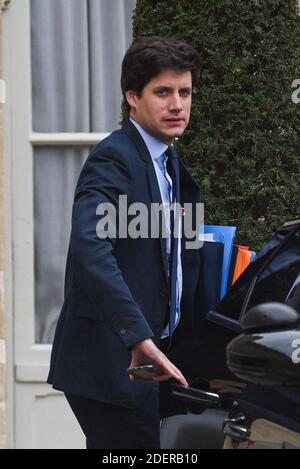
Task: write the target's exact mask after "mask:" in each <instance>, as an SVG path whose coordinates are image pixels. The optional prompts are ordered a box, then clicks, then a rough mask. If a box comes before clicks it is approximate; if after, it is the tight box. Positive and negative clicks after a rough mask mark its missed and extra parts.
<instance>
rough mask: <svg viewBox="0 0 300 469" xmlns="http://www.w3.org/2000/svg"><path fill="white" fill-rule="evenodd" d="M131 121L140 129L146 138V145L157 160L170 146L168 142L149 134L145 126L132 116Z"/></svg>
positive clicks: (152, 156) (143, 137)
mask: <svg viewBox="0 0 300 469" xmlns="http://www.w3.org/2000/svg"><path fill="white" fill-rule="evenodd" d="M130 121H131V122H132V123H133V125H134V126H135V127H136V128H137V130H138V131H139V133H140V135H141V137H142V139H143V140H144V142H145V144H146V147H147V148H148V151H149V153H150V155H151V158H152V159H153V160H157V159H158V158H159V157H160V156H161V155H162V154H163V153H164V152H165V151H166V150H167V148H168V145H167V144H166V143H163V142H161V141H160V140H158V139H157V138H155V137H153V136H152V135H150V134H148V132H146V130H145V129H143V127H142V126H141V125H140V124H139V123H138V122H136V121H135V120H134V119H133V118H132V117H130Z"/></svg>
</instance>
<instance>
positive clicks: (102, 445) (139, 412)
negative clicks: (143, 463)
mask: <svg viewBox="0 0 300 469" xmlns="http://www.w3.org/2000/svg"><path fill="white" fill-rule="evenodd" d="M66 398H67V400H68V402H69V404H70V406H71V408H72V410H73V412H74V414H75V416H76V418H77V420H78V422H79V424H80V426H81V428H82V431H83V433H84V434H85V437H86V447H87V449H124V448H126V449H140V448H142V449H157V448H160V435H159V429H160V418H159V398H158V392H157V388H153V392H151V393H149V394H147V399H146V400H144V401H143V403H142V404H141V405H140V406H138V407H137V408H134V409H126V408H124V407H119V406H115V405H112V404H106V403H104V402H99V401H96V400H92V399H87V398H85V397H79V396H74V395H70V394H66Z"/></svg>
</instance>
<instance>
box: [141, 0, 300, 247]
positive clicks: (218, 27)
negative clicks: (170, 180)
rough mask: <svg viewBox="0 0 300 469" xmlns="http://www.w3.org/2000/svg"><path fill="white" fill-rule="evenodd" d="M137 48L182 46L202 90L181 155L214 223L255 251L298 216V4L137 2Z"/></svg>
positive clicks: (265, 0)
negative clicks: (192, 51)
mask: <svg viewBox="0 0 300 469" xmlns="http://www.w3.org/2000/svg"><path fill="white" fill-rule="evenodd" d="M133 29H134V39H137V38H138V37H140V36H145V35H153V34H157V35H161V36H174V37H178V38H181V39H185V40H186V41H188V42H189V43H191V44H192V45H194V47H196V49H197V50H198V52H199V53H200V56H201V59H202V72H201V82H200V85H199V87H198V89H197V92H196V94H195V97H194V106H193V112H192V119H191V124H190V126H189V128H188V130H187V131H186V133H185V135H184V136H183V137H182V138H181V139H180V141H179V142H178V145H177V146H178V149H179V151H180V153H181V155H182V156H183V159H184V161H185V162H186V164H187V165H188V167H189V168H190V170H191V172H192V174H193V175H194V176H195V178H196V179H197V180H198V181H199V182H200V184H201V185H202V188H203V190H204V195H205V204H206V208H205V214H206V215H205V216H206V223H209V224H230V225H236V226H237V227H238V241H239V242H240V243H242V244H249V245H250V246H251V247H252V248H254V249H258V248H259V247H260V246H261V245H262V244H263V242H264V241H265V240H266V239H268V238H269V237H270V235H271V233H272V232H273V231H274V229H276V227H278V226H279V225H281V224H282V223H283V222H284V221H286V220H288V219H292V218H295V217H297V216H299V214H300V190H299V185H300V138H299V137H300V136H299V132H300V103H299V104H298V105H297V104H294V103H293V102H292V99H291V96H292V92H293V91H294V90H293V89H292V82H293V81H294V80H295V79H298V78H300V18H299V16H298V2H297V0H215V1H213V0H210V1H204V0H180V1H179V0H178V1H174V0H173V1H172V0H151V1H150V0H137V6H136V10H135V13H134V19H133Z"/></svg>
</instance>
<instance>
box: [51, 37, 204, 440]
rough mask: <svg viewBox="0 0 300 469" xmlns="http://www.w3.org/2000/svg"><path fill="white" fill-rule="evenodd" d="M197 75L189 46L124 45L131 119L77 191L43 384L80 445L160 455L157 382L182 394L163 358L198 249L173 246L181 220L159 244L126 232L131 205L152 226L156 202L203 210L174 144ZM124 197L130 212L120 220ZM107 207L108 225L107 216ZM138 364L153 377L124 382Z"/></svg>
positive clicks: (190, 301)
mask: <svg viewBox="0 0 300 469" xmlns="http://www.w3.org/2000/svg"><path fill="white" fill-rule="evenodd" d="M198 78H199V57H198V54H197V52H196V51H195V50H194V49H193V48H192V47H191V46H189V45H188V44H186V43H184V42H182V41H179V40H176V39H167V38H159V37H151V38H145V39H142V40H140V41H138V42H137V43H135V44H134V45H132V46H131V47H130V48H129V50H128V51H127V53H126V55H125V57H124V60H123V64H122V79H121V86H122V91H123V95H124V98H125V100H126V104H127V106H128V109H129V112H130V119H129V120H127V121H126V122H125V123H124V125H123V127H122V129H120V130H117V131H116V132H113V133H112V134H111V135H110V136H109V137H108V138H106V139H105V140H103V141H102V142H100V143H99V144H98V145H97V146H96V147H95V148H94V149H93V150H92V152H91V153H90V155H89V156H88V158H87V161H86V163H85V165H84V167H83V170H82V172H81V174H80V177H79V180H78V183H77V187H76V192H75V199H74V205H73V214H72V232H71V238H70V245H69V252H68V258H67V266H66V278H65V300H64V304H63V308H62V311H61V315H60V318H59V321H58V324H57V328H56V334H55V339H54V343H53V349H52V356H51V367H50V373H49V377H48V382H49V383H51V384H52V385H53V387H54V388H55V389H58V390H61V391H63V392H64V393H65V395H66V397H67V399H68V402H69V404H70V406H71V407H72V409H73V411H74V413H75V415H76V417H77V419H78V421H79V423H80V425H81V427H82V429H83V431H84V433H85V435H86V438H87V447H88V448H158V447H159V405H158V382H160V381H166V380H169V379H170V378H173V379H176V380H177V381H178V382H179V383H180V384H181V385H183V386H188V383H187V381H186V379H185V377H184V376H183V374H182V373H181V371H180V370H179V369H178V368H177V367H176V366H175V365H174V364H173V363H172V362H171V361H170V360H169V359H168V358H167V356H166V354H165V353H163V352H162V349H164V350H165V349H169V348H170V343H171V342H170V341H171V338H172V335H173V332H174V329H175V328H176V329H177V332H178V330H179V329H180V327H181V328H182V327H183V326H184V324H192V321H193V315H194V297H195V289H196V282H197V278H198V277H199V268H200V267H199V252H198V251H196V250H188V249H186V246H185V243H184V238H183V239H182V242H181V243H179V242H177V244H176V240H175V238H178V237H177V236H174V230H175V228H176V227H175V225H176V223H178V224H179V223H181V222H182V220H180V219H178V217H173V218H172V214H170V213H169V212H168V214H167V215H166V213H167V212H166V213H164V222H163V223H164V224H165V225H164V226H165V235H163V234H162V230H161V226H159V235H158V236H151V234H153V231H151V232H150V233H151V234H149V236H145V234H142V235H141V234H140V236H137V235H132V233H130V230H129V229H128V230H127V232H126V233H125V235H124V232H123V231H124V223H125V228H130V226H131V228H132V227H133V226H134V225H130V223H131V222H133V221H134V218H133V214H134V209H135V208H136V204H139V207H141V206H143V207H144V208H145V209H146V212H143V213H146V214H147V215H146V217H144V219H143V220H142V221H143V222H145V221H147V222H148V221H149V227H150V226H151V229H152V228H153V227H154V225H155V223H157V221H158V219H159V217H158V218H157V217H156V216H155V215H154V216H153V213H154V212H155V211H153V210H152V207H153V204H155V203H156V204H162V203H164V205H165V206H170V205H171V204H172V202H176V203H181V204H183V203H191V204H196V203H197V202H199V201H200V188H199V186H198V185H197V184H196V183H195V181H194V180H193V179H192V178H191V176H190V175H189V173H188V171H187V170H186V168H185V167H184V165H183V164H182V162H181V161H178V156H177V155H176V153H175V150H174V149H173V147H172V146H171V144H172V143H173V141H174V139H175V138H176V137H180V136H181V135H182V134H183V132H184V130H185V128H186V127H187V125H188V122H189V118H190V110H191V101H192V87H193V85H194V84H196V82H197V80H198ZM168 160H169V163H171V165H169V166H170V171H168V165H167V162H168ZM179 191H180V192H179ZM124 196H126V199H124ZM122 197H123V199H122ZM120 200H123V201H124V200H126V201H127V202H128V206H129V207H131V209H130V210H128V219H127V220H125V222H124V213H122V214H121V212H122V207H121V204H120ZM133 204H135V205H133ZM110 209H114V210H115V215H116V216H115V217H114V215H111V214H110V216H109V217H108V218H106V219H105V216H107V213H108V212H109V210H110ZM154 219H155V221H154ZM103 220H105V223H104V221H103ZM172 220H173V221H172ZM161 221H162V219H161ZM102 222H103V223H102ZM110 222H111V223H110ZM101 223H102V225H101ZM121 224H122V226H123V228H122V229H121ZM106 225H109V229H108V230H106V228H107V226H106ZM136 228H137V227H136ZM177 228H178V227H177ZM122 230H123V231H122ZM121 231H122V233H121ZM131 231H132V230H131ZM103 234H104V235H106V236H103ZM178 324H179V325H178ZM163 343H166V344H167V347H164V348H163V347H162V344H163ZM145 363H150V364H154V365H155V366H156V367H157V368H158V369H159V370H160V375H159V376H156V377H154V378H153V379H152V380H151V381H148V382H144V381H141V380H138V379H135V380H133V379H130V378H129V377H128V374H127V368H128V367H129V366H130V367H134V366H137V365H140V364H145Z"/></svg>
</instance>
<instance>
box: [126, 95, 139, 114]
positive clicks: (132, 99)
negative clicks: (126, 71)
mask: <svg viewBox="0 0 300 469" xmlns="http://www.w3.org/2000/svg"><path fill="white" fill-rule="evenodd" d="M125 96H126V100H127V102H128V104H129V106H130V107H131V109H134V110H135V109H136V102H137V100H138V95H137V94H136V92H135V91H133V90H128V91H125Z"/></svg>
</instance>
